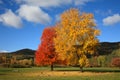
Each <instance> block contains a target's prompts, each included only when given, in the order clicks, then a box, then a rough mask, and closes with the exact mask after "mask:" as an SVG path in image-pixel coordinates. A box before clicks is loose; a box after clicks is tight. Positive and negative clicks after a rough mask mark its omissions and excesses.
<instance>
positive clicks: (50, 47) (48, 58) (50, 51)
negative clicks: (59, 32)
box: [35, 27, 57, 70]
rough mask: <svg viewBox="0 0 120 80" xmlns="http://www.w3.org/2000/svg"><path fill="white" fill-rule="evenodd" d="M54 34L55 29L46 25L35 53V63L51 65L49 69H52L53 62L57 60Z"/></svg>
mask: <svg viewBox="0 0 120 80" xmlns="http://www.w3.org/2000/svg"><path fill="white" fill-rule="evenodd" d="M55 36H56V35H55V30H54V28H53V27H47V28H45V29H44V31H43V33H42V37H41V44H40V45H39V47H38V50H37V51H36V53H35V64H36V65H38V66H44V65H51V70H53V64H54V63H55V62H56V61H57V60H56V59H57V55H56V53H55V48H54V42H53V38H54V37H55Z"/></svg>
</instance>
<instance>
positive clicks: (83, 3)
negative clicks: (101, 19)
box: [73, 0, 93, 5]
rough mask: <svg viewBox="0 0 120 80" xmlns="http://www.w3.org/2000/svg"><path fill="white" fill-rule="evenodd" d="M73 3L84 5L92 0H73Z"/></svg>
mask: <svg viewBox="0 0 120 80" xmlns="http://www.w3.org/2000/svg"><path fill="white" fill-rule="evenodd" d="M73 1H75V2H74V3H75V5H85V4H86V3H87V2H92V1H93V0H73Z"/></svg>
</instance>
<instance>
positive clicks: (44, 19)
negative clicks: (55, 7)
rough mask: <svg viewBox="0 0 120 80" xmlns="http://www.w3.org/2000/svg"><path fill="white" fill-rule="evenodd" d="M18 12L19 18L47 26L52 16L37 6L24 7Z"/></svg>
mask: <svg viewBox="0 0 120 80" xmlns="http://www.w3.org/2000/svg"><path fill="white" fill-rule="evenodd" d="M17 12H18V14H19V16H21V17H22V18H24V19H26V20H28V21H31V22H36V23H42V24H45V23H49V22H50V21H51V18H50V16H49V15H48V14H47V13H45V12H43V11H42V10H41V9H40V8H39V7H37V6H28V5H22V6H21V7H20V9H19V10H18V11H17Z"/></svg>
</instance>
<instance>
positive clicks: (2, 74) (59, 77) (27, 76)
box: [0, 67, 120, 80]
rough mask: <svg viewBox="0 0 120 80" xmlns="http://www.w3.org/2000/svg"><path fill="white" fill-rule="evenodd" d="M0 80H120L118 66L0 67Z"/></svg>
mask: <svg viewBox="0 0 120 80" xmlns="http://www.w3.org/2000/svg"><path fill="white" fill-rule="evenodd" d="M0 80H120V69H119V68H84V72H83V73H82V72H80V71H79V68H78V67H66V68H54V71H50V68H48V67H33V68H0Z"/></svg>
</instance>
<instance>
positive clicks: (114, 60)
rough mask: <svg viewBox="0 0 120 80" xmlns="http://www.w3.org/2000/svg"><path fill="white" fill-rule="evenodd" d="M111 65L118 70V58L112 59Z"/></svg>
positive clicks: (119, 59) (119, 64) (119, 63)
mask: <svg viewBox="0 0 120 80" xmlns="http://www.w3.org/2000/svg"><path fill="white" fill-rule="evenodd" d="M112 65H113V66H115V67H119V68H120V57H117V58H113V59H112Z"/></svg>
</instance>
